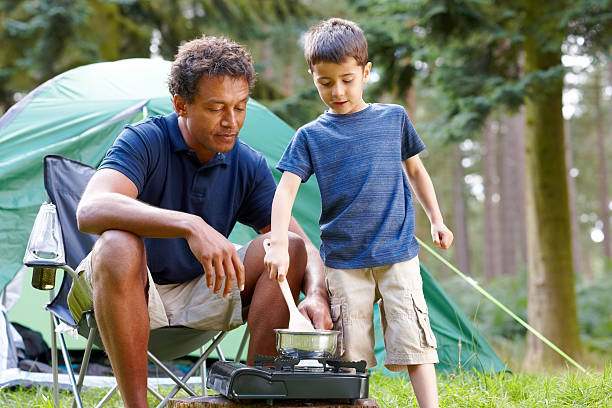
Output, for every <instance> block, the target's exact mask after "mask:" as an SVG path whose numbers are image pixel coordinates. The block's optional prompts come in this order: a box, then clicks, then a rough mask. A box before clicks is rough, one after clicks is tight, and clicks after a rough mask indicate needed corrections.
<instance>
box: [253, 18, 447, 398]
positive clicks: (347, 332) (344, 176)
mask: <svg viewBox="0 0 612 408" xmlns="http://www.w3.org/2000/svg"><path fill="white" fill-rule="evenodd" d="M304 55H305V57H306V61H307V62H308V66H309V68H310V69H309V72H310V74H311V75H312V77H313V80H314V83H315V86H316V87H317V89H318V91H319V95H320V97H321V99H322V100H323V102H324V103H325V104H326V105H327V106H328V107H329V110H327V111H326V112H325V113H323V114H322V115H320V116H319V117H318V118H317V119H316V120H314V121H313V122H311V123H308V124H306V125H305V126H303V127H301V128H300V129H299V130H298V131H297V132H296V134H295V136H294V138H293V139H292V140H291V142H290V144H289V146H287V149H286V150H285V153H284V154H283V156H282V158H281V160H280V161H279V163H278V166H277V168H278V169H279V170H281V171H283V176H282V178H281V181H280V183H279V185H278V187H277V190H276V193H275V196H274V202H273V204H272V235H271V247H270V249H269V251H268V254H267V255H266V258H265V261H264V262H265V264H266V268H267V270H268V272H269V274H270V277H271V278H273V279H274V278H276V279H278V280H279V281H280V280H283V279H284V277H285V275H286V273H287V269H288V265H289V254H288V252H287V229H288V225H289V219H290V215H291V208H292V206H293V203H294V200H295V196H296V194H297V190H298V188H299V185H300V183H301V182H305V181H306V180H308V178H309V177H310V175H311V174H313V173H315V174H316V176H317V181H318V183H319V189H320V191H321V198H322V205H323V209H322V213H321V218H320V221H319V225H320V228H321V239H322V243H321V249H320V251H321V255H322V258H323V260H324V262H325V272H326V274H327V278H326V279H327V287H328V292H329V295H330V301H331V314H332V320H334V328H335V329H337V330H340V332H341V335H340V336H341V337H342V340H341V341H340V343H341V344H340V354H341V358H342V359H344V360H353V361H356V360H365V361H366V362H367V365H368V367H372V366H375V365H376V364H377V362H376V358H375V356H374V327H373V304H374V302H375V301H378V300H379V299H380V300H381V301H380V309H381V317H382V322H383V331H384V338H385V346H386V352H387V357H386V361H385V366H386V367H387V368H388V369H389V370H392V371H406V370H407V371H408V373H409V375H410V379H411V382H412V384H413V388H414V391H415V395H416V397H417V400H418V402H419V405H420V406H421V407H435V406H438V396H437V386H436V376H435V369H434V366H433V364H434V363H437V362H438V355H437V352H436V340H435V337H434V335H433V333H432V331H431V328H430V326H429V319H428V314H427V306H426V304H425V299H424V297H423V289H422V281H421V276H420V270H419V261H418V257H417V255H418V251H419V246H418V243H417V242H416V239H415V237H414V207H413V204H412V198H411V193H410V188H409V186H408V183H410V185H411V186H412V187H413V189H414V191H415V193H416V195H417V197H418V199H419V201H420V202H421V204H422V206H423V208H424V209H425V212H426V213H427V216H428V217H429V220H430V222H431V233H432V236H433V241H434V243H435V244H436V245H437V246H438V247H440V248H444V249H446V248H448V247H449V246H450V244H451V243H452V240H453V234H452V233H451V231H450V230H449V229H448V228H447V227H446V226H445V225H444V222H443V220H442V215H441V213H440V209H439V208H438V203H437V199H436V195H435V192H434V188H433V185H432V182H431V179H430V178H429V175H428V174H427V171H426V170H425V168H424V167H423V164H422V163H421V160H420V159H419V157H418V155H417V153H419V152H420V151H422V150H423V149H424V148H425V146H424V144H423V142H422V141H421V140H420V138H419V136H418V135H417V133H416V131H415V130H414V128H413V127H412V124H411V123H410V120H409V119H408V116H407V114H406V111H405V110H404V109H403V108H402V107H401V106H398V105H383V104H367V103H365V102H364V100H363V95H362V92H363V85H364V84H365V83H366V82H367V81H368V79H369V75H370V70H371V67H372V64H371V63H370V62H367V42H366V39H365V36H364V34H363V32H362V31H361V29H360V28H359V27H358V26H357V25H356V24H355V23H353V22H350V21H346V20H342V19H338V18H332V19H330V20H326V21H321V22H320V23H318V24H317V25H315V26H313V27H311V28H310V30H309V31H308V33H307V35H306V38H305V46H304ZM402 167H403V169H402Z"/></svg>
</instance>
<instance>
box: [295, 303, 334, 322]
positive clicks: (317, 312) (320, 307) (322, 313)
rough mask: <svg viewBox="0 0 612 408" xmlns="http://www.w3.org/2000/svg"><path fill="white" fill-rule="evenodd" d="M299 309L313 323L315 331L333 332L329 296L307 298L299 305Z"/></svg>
mask: <svg viewBox="0 0 612 408" xmlns="http://www.w3.org/2000/svg"><path fill="white" fill-rule="evenodd" d="M298 309H299V311H300V312H301V313H302V314H303V315H304V316H306V317H307V318H308V319H309V320H310V321H311V322H312V324H313V325H314V327H315V329H323V330H331V329H333V328H334V324H333V322H332V320H331V316H330V314H329V300H328V299H327V296H321V295H309V296H306V298H304V300H302V301H301V302H300V304H299V305H298Z"/></svg>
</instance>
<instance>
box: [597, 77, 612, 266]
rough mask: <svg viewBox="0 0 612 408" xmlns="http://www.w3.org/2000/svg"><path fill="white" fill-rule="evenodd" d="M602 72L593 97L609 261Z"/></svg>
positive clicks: (611, 244) (611, 243)
mask: <svg viewBox="0 0 612 408" xmlns="http://www.w3.org/2000/svg"><path fill="white" fill-rule="evenodd" d="M601 84H602V78H601V70H600V69H596V70H595V75H594V81H593V96H594V105H595V123H596V124H597V126H596V129H597V150H598V151H599V211H600V215H599V216H600V218H601V220H602V224H603V225H602V230H603V234H604V238H603V242H602V244H603V253H604V256H605V257H606V258H608V259H612V237H611V236H610V235H611V234H612V230H611V229H610V208H609V206H610V202H612V201H611V200H610V195H609V193H608V171H607V168H608V163H607V160H606V138H605V133H606V132H605V131H604V115H603V110H602V107H601V104H602V101H601V92H602V88H603V87H602V86H601Z"/></svg>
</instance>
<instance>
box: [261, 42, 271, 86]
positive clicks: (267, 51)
mask: <svg viewBox="0 0 612 408" xmlns="http://www.w3.org/2000/svg"><path fill="white" fill-rule="evenodd" d="M272 54H273V52H272V40H271V39H270V38H266V39H265V40H264V41H263V48H262V53H261V60H262V62H263V63H264V69H263V75H262V77H263V79H264V80H266V81H267V82H272V79H273V78H274V67H273V66H272Z"/></svg>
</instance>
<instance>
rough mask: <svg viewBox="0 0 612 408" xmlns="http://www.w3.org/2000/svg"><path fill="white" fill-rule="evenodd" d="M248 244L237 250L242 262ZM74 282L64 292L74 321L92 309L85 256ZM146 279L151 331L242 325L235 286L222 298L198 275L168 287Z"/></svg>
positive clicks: (88, 262) (90, 278)
mask: <svg viewBox="0 0 612 408" xmlns="http://www.w3.org/2000/svg"><path fill="white" fill-rule="evenodd" d="M247 247H248V244H246V245H244V246H243V247H240V249H238V256H240V259H241V260H242V261H243V262H244V255H245V253H246V249H247ZM75 272H76V274H77V277H78V278H77V282H75V283H74V284H73V285H72V288H71V289H70V292H69V293H68V307H69V308H70V313H71V314H72V316H73V317H74V320H75V321H77V322H78V321H79V320H80V319H81V315H82V313H83V312H85V311H87V310H91V309H93V270H92V267H91V253H89V254H88V255H87V256H86V257H85V258H84V259H83V260H82V261H81V263H80V264H79V266H78V267H77V269H76V270H75ZM147 273H148V276H149V291H148V308H149V320H150V326H151V330H153V329H157V328H160V327H166V326H186V327H191V328H194V329H199V330H232V329H234V328H236V327H238V326H240V325H242V324H243V323H244V322H243V320H242V301H241V299H240V291H239V290H238V287H237V285H236V284H234V288H233V289H232V293H231V294H230V296H229V297H228V298H227V299H224V298H223V296H222V293H221V292H219V293H218V294H214V293H213V292H212V290H211V289H209V288H208V287H207V286H206V277H205V275H202V276H200V277H198V278H195V279H193V280H190V281H187V282H183V283H175V284H170V285H157V284H155V283H154V282H153V277H152V276H151V272H150V271H149V270H148V268H147Z"/></svg>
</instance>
